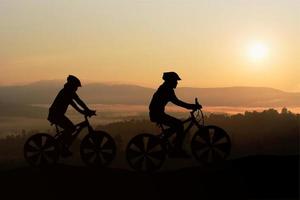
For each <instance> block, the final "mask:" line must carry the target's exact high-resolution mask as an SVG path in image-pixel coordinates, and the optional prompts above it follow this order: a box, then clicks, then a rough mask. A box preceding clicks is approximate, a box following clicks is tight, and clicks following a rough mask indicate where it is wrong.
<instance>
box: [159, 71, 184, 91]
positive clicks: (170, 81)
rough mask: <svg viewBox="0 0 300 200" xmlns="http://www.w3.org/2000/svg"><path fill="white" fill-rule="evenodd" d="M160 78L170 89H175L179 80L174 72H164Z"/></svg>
mask: <svg viewBox="0 0 300 200" xmlns="http://www.w3.org/2000/svg"><path fill="white" fill-rule="evenodd" d="M162 78H163V80H164V81H165V83H166V84H167V85H169V86H170V87H172V88H176V87H177V83H178V82H177V81H179V80H181V78H180V77H179V76H178V74H177V73H176V72H164V74H163V77H162Z"/></svg>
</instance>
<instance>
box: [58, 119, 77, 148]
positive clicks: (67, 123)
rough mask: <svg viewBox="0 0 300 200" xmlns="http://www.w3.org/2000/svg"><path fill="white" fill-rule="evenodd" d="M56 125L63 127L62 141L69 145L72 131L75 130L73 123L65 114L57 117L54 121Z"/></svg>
mask: <svg viewBox="0 0 300 200" xmlns="http://www.w3.org/2000/svg"><path fill="white" fill-rule="evenodd" d="M56 124H57V125H58V126H60V127H61V128H63V129H64V130H63V135H62V138H63V142H64V143H65V145H67V146H70V145H71V142H72V133H73V132H74V131H75V130H76V127H75V125H74V124H73V123H72V122H71V120H69V118H67V117H66V116H61V117H59V120H57V123H56Z"/></svg>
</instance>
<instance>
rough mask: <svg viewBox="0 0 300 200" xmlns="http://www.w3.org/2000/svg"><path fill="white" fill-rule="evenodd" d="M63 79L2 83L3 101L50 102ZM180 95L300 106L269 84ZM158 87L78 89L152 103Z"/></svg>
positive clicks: (98, 98)
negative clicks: (269, 86) (16, 84)
mask: <svg viewBox="0 0 300 200" xmlns="http://www.w3.org/2000/svg"><path fill="white" fill-rule="evenodd" d="M62 87H63V81H57V80H55V81H39V82H35V83H32V84H28V85H22V86H1V87H0V103H15V104H49V103H51V102H52V101H53V99H54V98H55V96H56V94H57V93H58V91H59V90H60V89H61V88H62ZM175 91H176V94H177V96H178V98H181V99H182V100H184V101H187V102H194V99H195V97H198V99H199V101H200V103H201V104H203V105H206V106H243V107H285V106H286V107H291V106H300V93H292V92H284V91H281V90H277V89H273V88H266V87H224V88H190V87H179V88H177V89H176V90H175ZM154 92H155V89H153V88H147V87H141V86H137V85H126V84H104V83H90V84H86V85H84V87H82V88H80V89H79V90H78V94H79V95H80V96H81V97H82V99H84V100H85V101H86V102H87V103H89V104H139V105H147V104H149V102H150V100H151V97H152V95H153V93H154Z"/></svg>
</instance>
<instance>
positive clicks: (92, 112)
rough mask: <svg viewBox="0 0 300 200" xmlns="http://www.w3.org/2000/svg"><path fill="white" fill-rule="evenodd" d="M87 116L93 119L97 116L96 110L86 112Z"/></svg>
mask: <svg viewBox="0 0 300 200" xmlns="http://www.w3.org/2000/svg"><path fill="white" fill-rule="evenodd" d="M85 115H86V116H88V117H91V116H93V115H96V111H95V110H86V111H85Z"/></svg>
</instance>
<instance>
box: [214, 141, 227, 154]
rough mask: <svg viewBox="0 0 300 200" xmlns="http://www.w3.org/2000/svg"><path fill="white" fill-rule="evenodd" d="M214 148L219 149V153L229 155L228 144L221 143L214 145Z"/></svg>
mask: <svg viewBox="0 0 300 200" xmlns="http://www.w3.org/2000/svg"><path fill="white" fill-rule="evenodd" d="M214 147H215V148H217V149H219V150H220V151H222V152H224V153H229V151H230V145H229V143H221V144H216V145H214Z"/></svg>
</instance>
